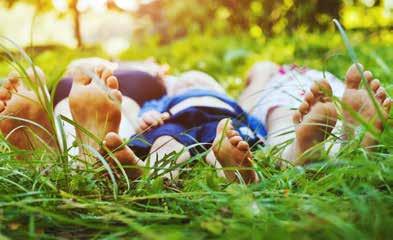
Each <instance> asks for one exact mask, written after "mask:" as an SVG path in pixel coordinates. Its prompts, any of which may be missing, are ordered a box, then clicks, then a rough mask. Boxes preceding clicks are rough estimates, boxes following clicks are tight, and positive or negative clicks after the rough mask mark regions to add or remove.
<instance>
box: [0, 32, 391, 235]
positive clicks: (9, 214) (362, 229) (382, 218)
mask: <svg viewBox="0 0 393 240" xmlns="http://www.w3.org/2000/svg"><path fill="white" fill-rule="evenodd" d="M350 39H351V42H352V44H353V46H354V49H355V51H356V53H357V55H358V58H359V60H360V62H362V63H364V65H365V66H366V68H368V69H370V70H372V71H373V72H374V73H375V75H376V77H378V78H379V79H381V81H382V82H383V83H384V84H385V86H386V89H387V90H388V91H389V92H390V93H393V74H392V67H391V66H392V65H391V63H392V62H393V47H392V46H393V45H392V43H393V34H392V33H389V32H381V33H377V34H372V33H350ZM29 53H30V54H31V55H32V57H33V59H34V62H35V63H36V64H38V65H39V66H41V67H42V68H43V69H44V70H45V71H46V73H47V74H48V75H49V79H50V83H49V85H50V86H52V85H53V84H54V82H55V80H56V79H58V78H59V76H60V74H61V73H62V72H64V69H65V68H66V66H67V64H68V63H69V61H70V60H71V59H74V58H77V57H81V56H92V55H98V56H103V57H106V56H105V54H104V53H103V52H102V51H100V50H99V49H85V50H83V51H82V52H81V51H76V50H70V49H65V48H56V49H52V50H47V51H43V52H40V53H38V54H35V53H34V52H29ZM149 56H155V57H156V58H157V60H158V61H160V62H162V63H168V64H170V65H171V67H172V69H171V70H172V72H173V73H175V74H176V73H179V72H181V71H184V70H189V69H192V68H197V69H200V70H204V71H206V72H208V73H210V74H212V75H213V76H214V77H216V78H217V79H218V80H219V81H220V82H221V83H222V84H223V85H224V86H225V87H226V89H227V90H228V91H229V93H230V94H231V95H232V96H234V97H236V96H237V95H238V94H239V92H240V91H241V89H242V87H243V86H244V81H243V80H242V79H244V76H245V73H246V70H247V68H249V67H250V66H251V65H252V63H254V62H255V61H259V60H273V61H275V62H278V63H281V64H283V63H297V64H299V65H307V66H310V67H314V68H317V69H320V70H328V71H330V72H332V73H333V74H335V75H336V76H338V77H340V78H343V76H344V74H345V71H346V69H347V67H348V66H349V65H350V64H351V60H350V58H349V57H348V55H347V50H346V48H345V46H344V43H343V41H342V39H341V37H340V36H339V34H332V33H321V34H305V33H296V34H294V35H293V36H291V37H289V36H283V37H277V38H274V39H259V40H255V39H250V38H248V37H247V36H238V37H236V38H235V37H232V36H221V37H220V36H218V37H216V36H215V37H211V36H189V37H187V38H185V39H182V40H179V41H176V42H174V43H172V44H170V45H167V46H163V47H159V46H157V44H155V43H154V42H146V43H144V44H139V45H135V46H133V47H132V48H130V49H129V50H127V51H126V52H125V53H123V54H122V55H121V56H120V59H122V60H131V59H141V58H145V57H149ZM8 70H9V67H7V65H6V63H5V62H0V75H4V74H6V72H7V71H8ZM3 139H4V138H3ZM360 140H361V138H360V137H359V138H357V139H352V140H351V141H349V142H345V143H344V144H343V145H342V148H341V150H340V151H339V153H338V154H336V155H335V156H332V157H325V159H323V161H320V162H316V163H313V164H310V165H307V166H305V167H293V168H289V169H287V170H279V169H277V168H276V163H277V158H278V154H277V153H278V152H279V150H280V147H279V146H278V147H275V148H264V149H262V148H261V149H259V150H258V151H256V153H255V162H256V164H257V166H256V167H257V170H258V172H259V174H260V177H261V179H262V181H261V182H260V183H258V184H254V185H251V186H244V185H240V184H228V183H226V182H225V181H223V180H221V179H219V178H218V177H217V176H216V172H215V170H214V169H213V168H211V167H209V166H207V165H206V164H205V163H204V162H203V161H202V157H203V154H201V155H198V156H196V157H194V158H192V159H190V160H189V161H188V163H187V165H186V166H185V168H184V170H183V172H184V173H183V174H182V176H181V178H180V179H179V180H176V181H174V182H171V183H165V182H163V180H162V179H161V178H160V177H157V175H156V174H153V175H151V176H146V177H144V178H143V179H140V180H138V181H136V182H132V183H130V184H128V183H127V181H126V180H125V179H124V178H121V179H117V180H116V181H112V180H110V179H108V178H104V177H102V173H103V172H105V169H104V168H99V169H97V168H90V169H86V170H83V171H81V170H72V169H70V168H68V166H69V162H68V160H67V156H68V153H67V151H66V150H65V151H63V152H62V153H58V154H50V153H48V152H45V151H39V150H37V151H35V152H22V151H19V150H15V149H12V148H10V146H9V145H8V144H7V143H6V141H4V140H1V141H0V239H7V238H15V239H27V238H42V239H54V238H60V239H61V238H64V239H70V238H95V239H130V238H131V237H134V238H136V239H212V238H218V239H343V238H345V239H388V238H391V236H392V235H393V195H392V189H391V188H392V187H393V130H392V128H391V127H388V128H387V129H386V130H385V132H384V133H383V134H382V136H380V143H381V146H380V147H379V148H378V150H376V151H374V152H367V151H365V150H364V149H362V148H360V147H359V142H360ZM17 155H22V156H23V157H22V158H24V159H25V161H20V160H16V158H17ZM174 158H176V156H175V155H171V156H168V160H170V159H174Z"/></svg>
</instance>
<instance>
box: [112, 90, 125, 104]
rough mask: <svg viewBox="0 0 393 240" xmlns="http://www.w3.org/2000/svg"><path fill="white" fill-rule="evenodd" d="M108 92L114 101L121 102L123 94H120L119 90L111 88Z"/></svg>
mask: <svg viewBox="0 0 393 240" xmlns="http://www.w3.org/2000/svg"><path fill="white" fill-rule="evenodd" d="M110 94H111V96H112V98H113V99H114V100H115V101H117V102H122V99H123V95H122V94H121V92H120V91H119V90H117V89H113V90H111V92H110Z"/></svg>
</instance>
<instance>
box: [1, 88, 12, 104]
mask: <svg viewBox="0 0 393 240" xmlns="http://www.w3.org/2000/svg"><path fill="white" fill-rule="evenodd" d="M10 98H11V93H10V91H9V90H7V89H6V88H0V100H1V101H7V100H9V99H10Z"/></svg>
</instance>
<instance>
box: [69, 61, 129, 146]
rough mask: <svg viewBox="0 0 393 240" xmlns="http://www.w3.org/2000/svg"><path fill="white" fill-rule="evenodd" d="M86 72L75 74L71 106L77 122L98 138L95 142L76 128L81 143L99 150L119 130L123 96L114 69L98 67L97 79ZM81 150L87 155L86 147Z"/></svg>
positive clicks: (82, 70)
mask: <svg viewBox="0 0 393 240" xmlns="http://www.w3.org/2000/svg"><path fill="white" fill-rule="evenodd" d="M84 71H88V70H87V69H81V71H79V72H78V73H76V74H74V78H73V84H72V89H71V92H70V96H69V104H70V109H71V113H72V117H73V119H74V121H75V122H76V123H77V124H78V125H80V126H81V127H82V128H84V129H86V130H87V131H89V132H90V133H92V134H93V135H94V136H95V137H96V139H92V138H91V137H89V136H88V135H87V134H85V133H84V132H83V131H81V130H80V129H79V128H76V133H77V138H78V141H80V142H81V143H82V144H87V145H90V146H92V147H93V148H98V146H99V142H100V141H102V140H103V139H104V137H105V136H106V135H107V134H108V133H109V132H116V133H117V132H118V131H119V125H120V120H121V101H122V94H121V92H120V91H119V90H118V89H119V83H118V80H117V78H116V77H115V76H113V73H112V71H111V70H109V69H107V68H105V67H98V68H96V70H95V74H96V76H98V77H97V78H95V79H92V76H90V75H88V73H86V72H84ZM92 75H94V73H93V74H92ZM97 139H98V141H97ZM81 150H82V151H81V153H85V150H84V147H82V148H81Z"/></svg>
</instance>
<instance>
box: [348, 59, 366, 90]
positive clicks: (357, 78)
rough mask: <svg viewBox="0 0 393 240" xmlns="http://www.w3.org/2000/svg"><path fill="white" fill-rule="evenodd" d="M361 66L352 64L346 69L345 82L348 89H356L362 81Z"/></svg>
mask: <svg viewBox="0 0 393 240" xmlns="http://www.w3.org/2000/svg"><path fill="white" fill-rule="evenodd" d="M362 72H363V66H362V65H361V64H359V63H357V64H353V65H352V66H351V67H350V68H349V69H348V71H347V74H346V80H345V84H346V86H347V88H349V89H358V88H359V86H360V82H361V81H362Z"/></svg>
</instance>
